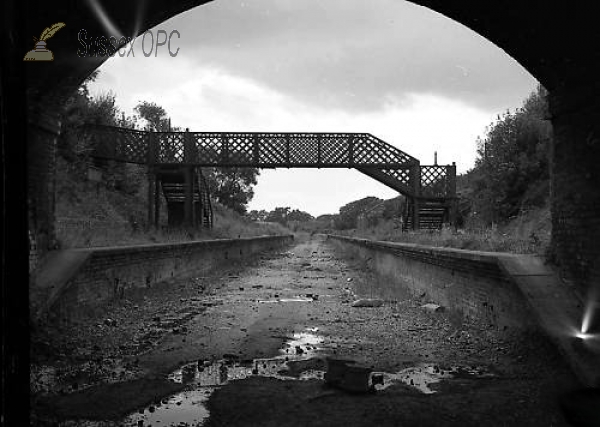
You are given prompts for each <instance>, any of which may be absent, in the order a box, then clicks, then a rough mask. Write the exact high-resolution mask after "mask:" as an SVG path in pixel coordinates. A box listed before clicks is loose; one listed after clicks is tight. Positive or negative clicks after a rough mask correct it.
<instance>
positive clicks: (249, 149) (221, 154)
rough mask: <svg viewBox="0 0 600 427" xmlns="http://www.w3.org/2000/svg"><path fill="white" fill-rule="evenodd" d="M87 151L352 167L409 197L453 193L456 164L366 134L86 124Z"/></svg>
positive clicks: (156, 160) (144, 160) (212, 162)
mask: <svg viewBox="0 0 600 427" xmlns="http://www.w3.org/2000/svg"><path fill="white" fill-rule="evenodd" d="M84 137H85V138H88V140H89V142H90V143H91V144H92V147H93V153H92V155H93V156H94V157H97V158H104V159H111V160H115V161H121V162H128V163H138V164H148V165H154V166H156V165H160V166H170V167H172V166H177V165H181V166H195V167H196V166H197V167H227V166H230V167H256V168H278V167H283V168H355V169H357V170H359V171H360V172H362V173H364V174H366V175H368V176H370V177H371V178H373V179H375V180H377V181H379V182H381V183H383V184H385V185H387V186H388V187H391V188H393V189H394V190H396V191H398V192H399V193H401V194H403V195H405V196H407V197H410V198H417V199H420V198H427V199H439V200H446V199H449V198H454V197H455V193H456V189H455V181H456V179H455V177H456V167H455V166H454V164H452V165H449V166H441V165H432V166H421V165H420V163H419V160H417V159H416V158H414V157H412V156H410V155H409V154H407V153H405V152H403V151H402V150H400V149H398V148H396V147H394V146H393V145H391V144H388V143H387V142H385V141H383V140H381V139H379V138H377V137H376V136H373V135H371V134H368V133H262V132H189V131H186V132H147V131H140V130H135V129H128V128H121V127H114V126H101V125H86V126H85V127H84Z"/></svg>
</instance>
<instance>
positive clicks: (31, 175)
mask: <svg viewBox="0 0 600 427" xmlns="http://www.w3.org/2000/svg"><path fill="white" fill-rule="evenodd" d="M59 134H60V121H59V120H58V115H56V114H52V113H48V112H45V113H43V114H42V113H36V112H34V111H30V112H29V123H28V128H27V201H28V203H27V204H28V206H27V211H28V217H29V233H30V235H32V236H33V240H34V241H35V244H33V245H31V244H30V255H29V258H30V270H31V266H35V265H37V264H38V262H39V261H40V260H41V259H42V258H43V257H44V255H45V254H46V253H47V252H48V251H49V250H51V249H53V248H54V246H55V233H54V201H55V199H54V197H55V188H54V187H55V167H56V139H57V137H58V135H59ZM32 248H35V250H34V251H31V249H32Z"/></svg>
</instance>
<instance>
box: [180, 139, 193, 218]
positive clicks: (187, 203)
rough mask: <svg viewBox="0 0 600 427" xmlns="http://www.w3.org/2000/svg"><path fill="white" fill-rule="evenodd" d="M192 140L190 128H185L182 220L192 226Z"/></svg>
mask: <svg viewBox="0 0 600 427" xmlns="http://www.w3.org/2000/svg"><path fill="white" fill-rule="evenodd" d="M195 148H196V147H195V145H194V140H193V139H192V135H191V134H190V130H189V129H186V130H185V135H184V139H183V162H184V163H185V166H184V168H183V173H184V179H185V187H184V200H183V222H184V224H185V225H186V227H193V226H194V224H195V222H194V193H195V189H194V181H195V179H194V166H192V165H193V163H194V162H195V160H196V150H195Z"/></svg>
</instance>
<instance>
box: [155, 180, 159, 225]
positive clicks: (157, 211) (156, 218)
mask: <svg viewBox="0 0 600 427" xmlns="http://www.w3.org/2000/svg"><path fill="white" fill-rule="evenodd" d="M159 226H160V179H159V178H158V174H156V175H154V228H156V229H157V230H158V227H159Z"/></svg>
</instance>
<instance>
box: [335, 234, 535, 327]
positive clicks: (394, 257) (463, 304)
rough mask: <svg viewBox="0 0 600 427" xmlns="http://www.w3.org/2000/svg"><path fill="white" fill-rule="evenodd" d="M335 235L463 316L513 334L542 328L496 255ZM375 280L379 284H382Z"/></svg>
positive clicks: (396, 280)
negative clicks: (538, 325) (538, 327)
mask: <svg viewBox="0 0 600 427" xmlns="http://www.w3.org/2000/svg"><path fill="white" fill-rule="evenodd" d="M329 240H330V241H331V242H333V243H334V244H335V245H336V246H337V247H338V248H340V249H341V250H342V251H345V252H346V253H349V254H352V255H353V256H357V257H359V258H361V259H363V260H366V259H369V258H370V259H371V261H370V265H371V266H372V268H373V269H374V271H375V272H376V273H377V274H378V275H380V276H381V278H382V279H383V280H385V281H392V282H393V284H394V285H395V286H397V287H398V294H399V295H402V293H403V292H405V291H406V290H408V291H409V293H411V294H413V295H414V296H421V295H422V294H423V293H425V294H426V296H425V298H424V300H426V301H433V302H435V303H437V304H439V305H442V306H444V307H445V308H447V309H448V310H449V311H450V312H451V313H452V314H454V317H455V318H457V319H458V320H459V321H466V322H477V323H482V324H484V325H488V326H491V327H494V328H496V329H497V330H499V331H502V332H507V333H510V332H512V331H514V330H520V331H523V330H526V329H534V328H536V327H537V326H536V321H535V319H534V318H533V316H532V315H531V314H530V310H529V308H528V305H527V302H526V301H525V299H524V297H523V295H522V294H521V292H520V290H519V289H518V288H517V286H516V285H515V284H514V283H513V282H512V281H511V280H510V279H509V278H508V277H507V276H506V275H505V274H504V271H503V270H502V268H501V267H500V265H499V264H498V262H497V260H496V258H495V257H494V255H493V254H489V253H485V252H474V251H461V250H454V249H447V248H433V247H426V246H419V245H412V244H402V243H388V242H376V241H369V240H364V239H353V238H347V237H341V236H329ZM377 286H378V285H377V284H375V289H376V288H377Z"/></svg>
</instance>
